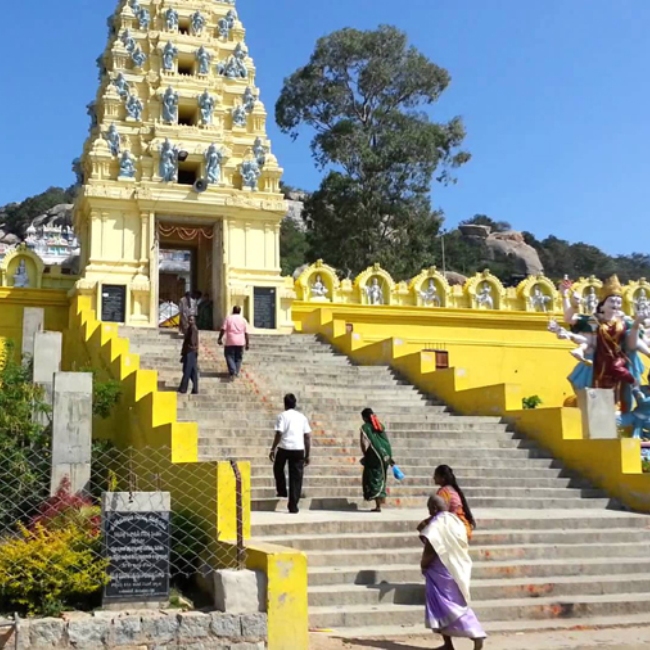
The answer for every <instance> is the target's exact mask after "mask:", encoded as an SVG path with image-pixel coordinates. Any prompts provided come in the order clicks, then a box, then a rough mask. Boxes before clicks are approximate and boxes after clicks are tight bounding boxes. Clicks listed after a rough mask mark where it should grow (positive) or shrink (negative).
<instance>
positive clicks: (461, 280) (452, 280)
mask: <svg viewBox="0 0 650 650" xmlns="http://www.w3.org/2000/svg"><path fill="white" fill-rule="evenodd" d="M445 278H446V279H447V282H449V286H451V287H453V286H455V285H460V286H461V287H462V286H464V285H465V282H467V276H466V275H463V274H462V273H456V271H447V272H446V273H445Z"/></svg>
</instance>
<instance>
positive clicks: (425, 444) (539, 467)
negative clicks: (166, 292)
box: [123, 329, 650, 636]
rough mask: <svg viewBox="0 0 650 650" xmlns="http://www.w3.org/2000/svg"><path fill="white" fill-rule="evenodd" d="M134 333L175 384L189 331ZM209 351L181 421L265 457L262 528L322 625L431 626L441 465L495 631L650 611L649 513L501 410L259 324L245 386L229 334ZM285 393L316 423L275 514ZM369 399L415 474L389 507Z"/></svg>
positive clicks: (482, 607) (255, 471) (237, 452)
mask: <svg viewBox="0 0 650 650" xmlns="http://www.w3.org/2000/svg"><path fill="white" fill-rule="evenodd" d="M123 333H124V335H126V336H128V337H129V338H130V340H131V349H132V351H133V352H138V353H140V354H141V361H142V366H143V367H149V368H155V369H157V370H158V372H159V380H160V385H161V388H164V389H169V390H175V389H176V387H177V385H178V383H179V380H180V364H179V362H178V353H179V350H180V340H178V338H177V337H176V335H175V333H171V332H157V331H153V330H134V329H130V330H127V329H125V330H124V332H123ZM200 357H201V358H200V365H201V371H202V376H201V395H199V396H198V397H190V396H183V397H181V398H180V400H179V412H178V414H179V419H182V420H194V421H197V422H198V423H199V436H200V450H201V456H202V457H203V458H205V459H206V460H211V459H217V458H227V457H231V456H234V457H236V458H238V459H240V460H249V461H250V462H251V465H252V500H253V504H252V505H253V509H254V510H255V511H256V512H255V513H254V520H253V531H254V536H255V537H256V538H263V539H265V540H266V541H272V542H275V543H279V544H283V545H286V546H291V547H295V548H299V549H301V550H303V551H305V552H306V553H307V554H308V558H309V604H310V620H311V625H312V626H313V627H314V628H327V629H335V630H338V631H341V630H344V631H345V633H346V634H347V635H358V636H363V635H364V634H367V633H370V632H371V631H373V629H374V628H373V627H372V626H380V628H381V629H380V630H379V633H383V632H389V631H390V632H391V633H395V632H396V631H404V632H413V631H414V630H421V629H422V627H421V623H422V620H423V607H422V603H423V587H422V579H421V576H420V573H419V570H418V566H419V556H420V552H421V545H420V542H419V541H418V539H417V536H416V534H415V533H414V529H415V526H416V524H417V522H418V521H420V520H421V519H422V518H423V516H424V514H425V507H424V506H425V501H426V497H427V495H428V494H430V493H431V492H432V490H433V489H434V486H433V484H432V478H431V477H432V473H433V469H434V467H435V466H436V465H438V464H440V463H447V464H449V465H451V466H452V467H453V468H454V470H455V471H456V474H457V476H458V477H459V481H460V482H461V485H462V486H463V488H464V489H465V492H466V495H467V497H468V499H469V500H470V503H471V505H472V507H473V508H474V510H475V515H476V516H477V519H478V522H479V528H478V529H477V531H476V533H475V537H474V539H473V541H472V557H473V559H474V562H475V565H474V574H473V578H474V579H473V585H472V587H473V598H474V601H475V602H474V607H475V609H476V611H477V613H478V615H479V617H480V618H481V619H482V621H484V622H485V623H486V627H487V628H488V629H492V630H494V629H499V630H501V629H503V630H513V629H516V630H518V629H522V630H525V629H537V628H539V627H540V626H541V627H544V626H546V627H561V626H562V625H564V624H566V623H565V622H571V621H572V622H573V623H572V624H578V623H580V624H598V625H607V624H610V623H615V622H616V621H617V620H618V621H620V620H621V619H620V615H621V614H622V613H624V614H625V615H626V616H627V617H628V618H629V617H632V619H634V617H640V618H641V619H643V617H645V620H646V621H647V620H648V619H649V617H650V537H649V536H648V533H649V532H650V519H648V518H646V517H644V516H639V515H633V514H628V513H623V512H620V511H617V510H616V509H615V506H616V504H612V503H610V501H609V500H608V499H607V497H606V495H605V494H603V493H602V492H601V491H599V490H596V489H594V488H593V487H592V486H590V485H589V484H588V483H587V482H585V481H584V480H582V479H581V478H580V477H579V476H576V475H575V474H573V473H571V472H568V471H566V470H565V469H563V468H562V466H561V464H560V463H558V462H557V461H555V460H554V459H553V458H552V457H551V456H550V455H549V454H547V453H546V452H544V451H543V450H541V449H539V448H538V447H537V446H536V445H535V444H533V443H532V442H530V441H528V440H526V439H524V438H522V437H520V436H518V435H517V434H516V433H513V432H512V431H509V430H508V428H507V426H506V425H505V424H503V423H501V422H500V420H499V419H498V418H490V417H463V416H457V415H454V414H452V413H450V412H448V410H447V409H446V408H445V407H444V405H442V404H440V403H439V402H437V401H435V400H433V399H431V398H430V397H429V396H426V395H423V394H421V393H420V392H418V391H417V390H416V389H415V388H414V387H412V386H411V385H410V384H408V383H407V382H406V381H404V380H403V379H402V378H400V377H399V376H398V375H396V374H395V373H394V372H392V371H391V370H390V369H389V368H387V367H385V366H369V367H359V366H355V365H353V364H351V363H350V361H349V359H347V357H345V356H343V355H339V354H336V353H335V352H334V351H333V350H332V349H331V348H330V347H329V346H327V345H324V344H322V343H321V342H319V341H318V340H317V339H316V338H315V337H312V336H307V335H290V336H273V335H255V336H253V337H252V341H251V351H250V352H249V353H248V354H247V355H246V357H245V360H244V376H243V377H242V378H241V379H240V380H238V381H236V382H233V383H230V382H229V381H227V378H226V375H225V363H224V362H223V358H222V351H221V349H220V348H218V347H217V345H216V334H214V333H202V335H201V355H200ZM286 392H294V393H295V394H296V395H297V396H298V400H299V408H301V410H303V411H304V412H305V413H306V414H307V415H308V417H309V418H310V420H311V422H312V426H313V429H314V435H313V442H312V445H313V451H312V464H311V465H310V467H309V468H308V469H307V471H306V479H305V491H306V497H307V498H306V499H303V500H302V501H301V506H300V507H301V514H300V515H298V516H294V515H286V514H281V513H280V512H275V510H281V511H285V510H286V502H285V501H282V502H280V501H279V500H278V499H276V498H275V490H274V487H273V479H272V471H271V466H270V463H269V461H268V458H267V457H268V450H269V447H270V444H271V440H272V438H273V428H274V423H275V416H276V414H277V413H278V412H279V411H280V410H281V409H282V396H283V395H284V393H286ZM365 406H371V407H372V408H373V409H374V410H375V411H376V412H377V413H378V414H379V415H380V417H381V419H382V420H383V421H384V422H385V423H386V424H387V428H388V431H389V435H390V438H391V442H392V445H393V451H394V456H395V458H396V460H397V462H398V463H399V465H400V467H401V468H402V470H403V471H404V472H405V474H406V476H407V478H406V480H405V481H404V482H403V483H397V482H396V481H391V483H390V495H389V501H388V504H387V505H388V506H389V508H388V509H387V510H385V511H384V512H383V513H382V514H379V515H377V514H371V513H369V512H367V510H368V505H367V504H364V503H363V501H362V499H361V468H360V465H359V457H360V451H359V444H358V429H359V425H360V415H359V413H360V411H361V409H362V408H363V407H365ZM390 506H392V508H391V507H390ZM576 619H579V620H576ZM413 626H416V627H413ZM375 632H376V630H375Z"/></svg>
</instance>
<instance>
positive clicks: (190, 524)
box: [171, 510, 210, 587]
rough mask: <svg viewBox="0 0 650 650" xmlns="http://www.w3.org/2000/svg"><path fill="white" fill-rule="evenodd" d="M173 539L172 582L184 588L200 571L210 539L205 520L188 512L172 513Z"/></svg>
mask: <svg viewBox="0 0 650 650" xmlns="http://www.w3.org/2000/svg"><path fill="white" fill-rule="evenodd" d="M171 538H172V549H171V566H172V582H173V583H174V584H175V585H177V586H181V587H183V586H185V585H186V584H187V581H188V580H189V579H190V578H191V577H192V576H193V575H194V574H195V573H196V572H197V571H198V570H199V566H200V561H201V553H202V552H203V551H204V550H205V548H206V547H207V545H208V543H209V541H210V538H209V536H208V533H207V532H206V530H205V524H204V522H203V520H202V519H201V518H200V517H197V516H196V515H194V514H192V513H191V512H188V511H186V510H179V511H178V512H173V513H172V516H171Z"/></svg>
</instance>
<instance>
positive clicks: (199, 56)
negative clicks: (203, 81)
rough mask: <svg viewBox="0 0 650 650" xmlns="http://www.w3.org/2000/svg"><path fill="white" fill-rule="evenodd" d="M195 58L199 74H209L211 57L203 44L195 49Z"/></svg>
mask: <svg viewBox="0 0 650 650" xmlns="http://www.w3.org/2000/svg"><path fill="white" fill-rule="evenodd" d="M196 60H197V62H198V64H199V74H210V63H211V62H212V57H211V56H210V53H209V52H208V51H207V50H206V49H205V47H204V46H203V45H201V47H200V48H199V49H198V50H197V51H196Z"/></svg>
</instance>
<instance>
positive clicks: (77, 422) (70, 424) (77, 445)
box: [50, 372, 93, 494]
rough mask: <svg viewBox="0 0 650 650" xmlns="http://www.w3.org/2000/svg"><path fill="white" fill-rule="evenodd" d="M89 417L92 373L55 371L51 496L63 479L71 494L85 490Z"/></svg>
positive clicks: (88, 453) (91, 406) (89, 441)
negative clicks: (67, 484)
mask: <svg viewBox="0 0 650 650" xmlns="http://www.w3.org/2000/svg"><path fill="white" fill-rule="evenodd" d="M92 418H93V376H92V374H91V373H89V372H57V373H56V374H55V375H54V401H53V408H52V480H51V483H50V491H51V493H52V494H54V493H55V492H56V490H57V488H58V487H59V485H60V484H61V481H62V479H63V478H64V477H66V476H67V477H68V478H69V479H70V491H71V492H72V493H75V492H79V491H82V490H86V489H88V487H89V482H90V453H91V445H92Z"/></svg>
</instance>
